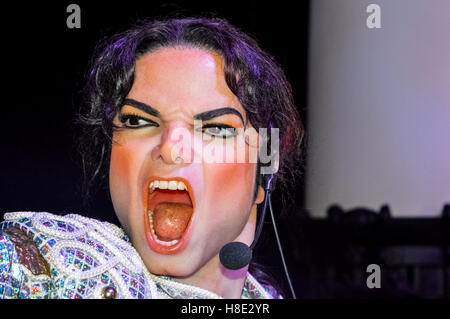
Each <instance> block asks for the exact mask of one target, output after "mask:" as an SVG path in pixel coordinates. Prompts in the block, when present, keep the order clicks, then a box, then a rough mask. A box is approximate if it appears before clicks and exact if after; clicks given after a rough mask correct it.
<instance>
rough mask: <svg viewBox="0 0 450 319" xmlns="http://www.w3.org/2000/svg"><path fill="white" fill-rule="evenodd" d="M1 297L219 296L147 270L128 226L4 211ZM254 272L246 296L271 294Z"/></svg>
mask: <svg viewBox="0 0 450 319" xmlns="http://www.w3.org/2000/svg"><path fill="white" fill-rule="evenodd" d="M4 219H5V220H4V221H3V222H2V223H0V298H7V299H10V298H11V299H12V298H64V299H78V298H129V299H131V298H139V299H148V298H220V297H219V296H218V295H216V294H214V293H212V292H209V291H207V290H204V289H201V288H198V287H193V286H189V285H185V284H181V283H179V282H176V281H173V280H172V279H171V278H169V277H165V276H155V275H153V274H151V273H149V272H148V271H147V269H146V267H145V266H144V264H143V262H142V260H141V258H140V256H139V254H138V253H137V252H136V250H135V249H134V248H133V246H132V245H131V244H130V242H129V240H128V238H127V236H126V234H125V232H124V231H123V230H122V229H120V228H119V227H117V226H116V225H113V224H110V223H107V222H101V221H98V220H96V219H92V218H87V217H83V216H81V215H75V214H72V215H65V216H59V215H54V214H50V213H45V212H39V213H37V212H16V213H6V214H5V216H4ZM269 292H272V291H270V290H269V289H267V288H266V289H265V288H264V287H263V286H262V285H260V284H259V283H258V282H257V281H256V280H255V279H254V278H253V277H252V276H251V275H250V274H247V278H246V281H245V284H244V287H243V289H242V297H243V298H272V295H271V293H269Z"/></svg>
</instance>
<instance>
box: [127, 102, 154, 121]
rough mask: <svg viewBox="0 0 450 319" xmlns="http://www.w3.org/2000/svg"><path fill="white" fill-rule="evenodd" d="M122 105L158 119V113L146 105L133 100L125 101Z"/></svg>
mask: <svg viewBox="0 0 450 319" xmlns="http://www.w3.org/2000/svg"><path fill="white" fill-rule="evenodd" d="M123 105H130V106H133V107H135V108H137V109H140V110H141V111H144V112H145V113H148V114H150V115H153V116H156V117H160V113H159V111H158V110H157V109H155V108H153V107H151V106H150V105H148V104H145V103H143V102H139V101H136V100H133V99H125V100H124V101H123Z"/></svg>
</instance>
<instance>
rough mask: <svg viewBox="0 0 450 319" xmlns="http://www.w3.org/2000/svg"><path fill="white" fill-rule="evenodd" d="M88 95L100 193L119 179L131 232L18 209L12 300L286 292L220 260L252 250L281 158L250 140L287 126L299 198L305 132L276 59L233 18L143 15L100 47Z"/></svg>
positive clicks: (2, 256) (7, 249)
mask: <svg viewBox="0 0 450 319" xmlns="http://www.w3.org/2000/svg"><path fill="white" fill-rule="evenodd" d="M83 94H84V96H85V101H86V102H85V104H84V105H82V108H81V112H80V115H79V120H80V123H81V124H82V130H81V132H80V141H79V145H80V150H81V153H82V155H83V156H82V160H83V168H84V173H85V176H86V186H87V190H89V188H90V187H92V185H94V184H93V181H95V180H99V181H104V182H106V183H108V184H109V189H110V194H111V199H112V203H113V207H114V210H115V214H116V215H117V217H118V219H119V221H120V224H121V227H118V226H116V225H113V224H110V223H107V222H102V221H99V220H96V219H91V218H87V217H83V216H81V215H75V214H73V215H65V216H60V215H57V214H50V213H44V212H15V213H7V214H5V221H4V222H2V224H1V230H2V232H1V234H0V272H1V274H2V276H1V278H0V296H2V297H3V298H280V297H282V296H280V294H279V293H278V292H277V291H276V290H275V289H274V288H273V286H272V285H270V284H269V283H268V282H266V281H265V280H262V281H261V282H259V281H258V280H256V279H255V278H254V277H253V276H252V275H251V274H250V272H249V271H248V266H246V267H243V268H242V269H237V270H230V269H226V268H224V267H223V266H222V265H221V263H220V260H219V251H220V249H221V248H222V247H223V246H224V245H226V244H227V243H229V242H234V241H239V242H243V243H245V244H247V245H250V244H251V243H252V241H253V239H254V236H255V225H256V223H257V220H258V218H259V216H258V205H259V204H261V203H262V202H263V200H264V195H265V193H264V189H263V187H264V185H263V184H264V180H265V179H264V176H265V175H264V174H262V170H263V168H264V166H263V164H268V165H270V164H271V163H263V162H262V161H261V157H257V158H256V159H257V160H256V161H255V160H252V159H251V157H252V156H251V154H252V152H253V151H254V150H256V151H257V153H256V154H259V153H258V152H259V150H260V148H261V145H262V143H265V142H267V143H269V144H270V142H271V136H272V135H270V134H268V137H267V138H266V139H265V140H261V139H257V140H256V141H255V139H253V138H252V137H251V136H250V134H248V132H256V133H257V134H259V132H260V131H259V129H261V128H269V127H272V128H276V129H277V134H278V135H277V142H279V148H278V149H277V151H276V153H274V155H275V157H276V161H275V164H276V165H274V166H273V167H275V171H273V172H272V173H274V174H273V176H274V180H273V183H274V185H275V186H276V187H277V189H278V190H279V191H281V192H283V193H284V194H287V195H288V194H289V191H291V190H290V185H291V184H292V178H294V177H295V174H296V172H297V169H298V165H299V162H298V161H299V158H300V143H301V138H302V134H303V128H302V124H301V122H300V118H299V115H298V112H297V110H296V107H295V104H294V101H293V98H292V92H291V87H290V85H289V83H288V82H287V80H286V78H285V75H284V73H283V71H282V70H281V68H280V67H279V66H278V64H277V63H276V62H275V61H274V60H273V59H272V57H271V56H270V55H269V54H267V53H265V52H264V51H262V50H261V49H260V47H259V46H258V44H257V42H256V41H255V40H253V39H252V38H250V37H249V36H248V35H246V34H244V33H243V32H241V31H239V30H238V29H237V28H235V27H234V26H232V25H230V24H229V23H228V22H226V21H225V20H222V19H215V18H214V19H206V18H185V19H167V20H157V21H153V20H152V21H143V22H139V23H136V24H135V25H133V26H132V27H131V28H129V29H127V30H126V31H124V32H121V33H119V34H116V35H114V36H112V37H110V38H108V39H105V40H103V41H102V42H101V43H100V44H99V45H98V48H97V49H96V52H95V54H94V58H93V60H92V63H91V65H90V69H89V72H88V74H87V84H86V88H85V90H84V92H83ZM222 151H223V153H222ZM239 154H240V155H239ZM211 156H213V157H214V159H213V160H211V158H210V157H211ZM239 156H242V158H243V159H244V160H239V158H238V157H239ZM207 157H209V158H207ZM275 157H273V158H272V159H275ZM218 159H219V160H218ZM272 164H273V163H272ZM259 206H261V205H259ZM111 213H114V212H111ZM255 271H256V270H255ZM257 272H258V274H259V271H257Z"/></svg>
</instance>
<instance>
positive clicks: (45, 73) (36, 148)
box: [0, 0, 309, 283]
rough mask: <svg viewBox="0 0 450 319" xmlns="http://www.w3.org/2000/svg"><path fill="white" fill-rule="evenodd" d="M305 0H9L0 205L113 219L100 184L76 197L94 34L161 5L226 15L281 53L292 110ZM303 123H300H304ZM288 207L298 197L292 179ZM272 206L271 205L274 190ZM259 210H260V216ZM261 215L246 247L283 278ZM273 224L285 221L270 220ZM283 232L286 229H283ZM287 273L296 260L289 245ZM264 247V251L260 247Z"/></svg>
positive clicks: (172, 10) (0, 209)
mask: <svg viewBox="0 0 450 319" xmlns="http://www.w3.org/2000/svg"><path fill="white" fill-rule="evenodd" d="M70 3H76V4H78V5H80V7H81V28H80V29H69V28H67V26H66V19H67V16H68V15H69V13H66V8H67V6H68V5H69V4H70ZM308 8H309V2H308V1H295V4H294V1H292V2H291V1H286V2H280V1H277V2H276V4H274V3H264V2H261V1H255V0H253V1H220V2H215V1H189V2H187V1H126V2H122V3H111V2H105V1H95V3H94V2H92V1H75V2H72V1H59V3H56V2H55V3H48V2H44V1H39V2H30V3H23V2H14V3H12V4H10V5H8V7H7V9H6V10H4V11H3V15H2V22H1V23H2V43H3V45H2V51H3V54H2V56H3V57H2V76H3V81H2V83H3V84H2V86H3V88H2V92H3V94H2V95H3V98H4V101H3V103H2V107H1V108H0V112H1V113H0V120H1V125H0V127H1V131H0V134H1V135H0V136H1V138H2V140H1V143H0V145H1V156H0V168H1V179H0V213H1V214H3V213H4V212H11V211H48V212H52V213H56V214H69V213H80V214H83V215H85V216H89V217H94V218H98V219H101V220H106V221H110V222H113V223H116V224H117V223H118V221H117V219H116V217H115V214H114V211H113V208H112V204H111V201H110V197H109V193H108V190H107V188H106V187H103V188H101V187H98V189H97V192H96V193H95V194H94V197H93V198H92V200H91V201H90V203H89V205H88V206H84V205H83V204H82V199H83V194H82V193H81V183H82V171H81V165H80V158H79V155H78V153H77V151H76V148H75V137H76V135H77V127H76V126H75V125H74V119H75V115H76V113H77V110H78V101H79V97H80V96H79V92H80V90H81V88H82V86H83V82H84V81H83V79H84V74H85V72H86V71H87V65H88V62H89V60H90V58H91V55H92V52H93V49H94V47H95V45H96V43H97V42H98V40H99V39H100V38H102V37H103V36H107V35H111V34H113V33H114V32H116V31H119V30H122V29H123V28H124V27H126V25H128V24H129V23H132V22H133V21H135V20H136V19H137V18H146V17H152V16H166V15H167V14H170V15H174V14H181V15H190V14H198V13H200V14H206V15H207V16H217V17H220V18H226V19H228V20H229V21H230V22H231V23H232V24H234V25H236V26H238V27H240V28H241V29H243V30H244V31H245V32H247V33H249V34H251V35H253V36H254V37H255V38H256V39H257V40H258V41H259V43H260V45H261V46H262V47H263V48H264V49H266V50H267V51H268V52H269V53H271V54H272V55H274V56H275V58H276V60H277V61H278V62H279V63H281V65H282V66H283V68H284V69H285V71H286V73H287V77H288V79H289V80H290V82H291V84H292V86H293V90H294V95H295V99H296V102H297V104H298V105H299V111H300V112H301V113H302V115H303V117H306V108H305V105H306V77H307V37H308ZM305 124H306V123H305ZM292 187H295V188H296V189H297V190H298V191H297V196H296V198H292V201H293V203H294V204H295V205H294V207H295V206H296V205H297V206H301V203H302V200H303V192H302V189H303V183H302V181H301V180H300V181H293V183H292ZM274 201H275V202H274V205H275V210H276V211H278V210H279V205H278V204H277V195H276V194H275V195H274ZM267 220H269V216H267ZM269 226H270V225H266V226H265V227H264V232H263V236H262V237H263V238H262V239H261V242H260V245H259V246H258V252H257V253H256V255H259V256H261V257H260V260H261V262H263V263H264V264H266V266H267V268H268V270H269V272H271V273H272V275H274V276H275V277H276V279H277V280H278V281H280V282H282V283H283V282H284V281H285V279H284V274H283V272H282V268H281V262H280V259H279V253H278V251H277V248H276V245H275V244H274V238H273V233H272V229H271V226H270V227H269ZM279 227H280V232H281V233H284V230H285V227H284V225H283V224H280V226H279ZM283 239H286V237H283V238H282V240H283ZM296 245H297V243H296V242H295V241H291V242H289V244H288V246H286V248H285V250H287V255H288V256H287V258H288V263H289V264H290V267H291V268H292V269H291V272H292V273H293V275H294V277H295V276H296V275H297V274H298V271H297V270H296V269H297V268H298V267H297V265H295V261H294V260H293V259H292V256H291V255H292V254H290V253H289V251H292V250H293V249H294V250H295V249H296ZM262 251H264V253H262Z"/></svg>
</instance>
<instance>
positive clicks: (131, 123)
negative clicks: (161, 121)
mask: <svg viewBox="0 0 450 319" xmlns="http://www.w3.org/2000/svg"><path fill="white" fill-rule="evenodd" d="M119 121H120V123H122V124H123V125H124V126H125V127H126V128H131V129H136V128H142V127H147V126H156V127H158V126H159V125H158V123H156V122H154V121H152V120H150V119H146V118H144V117H142V116H139V115H135V114H120V115H119Z"/></svg>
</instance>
